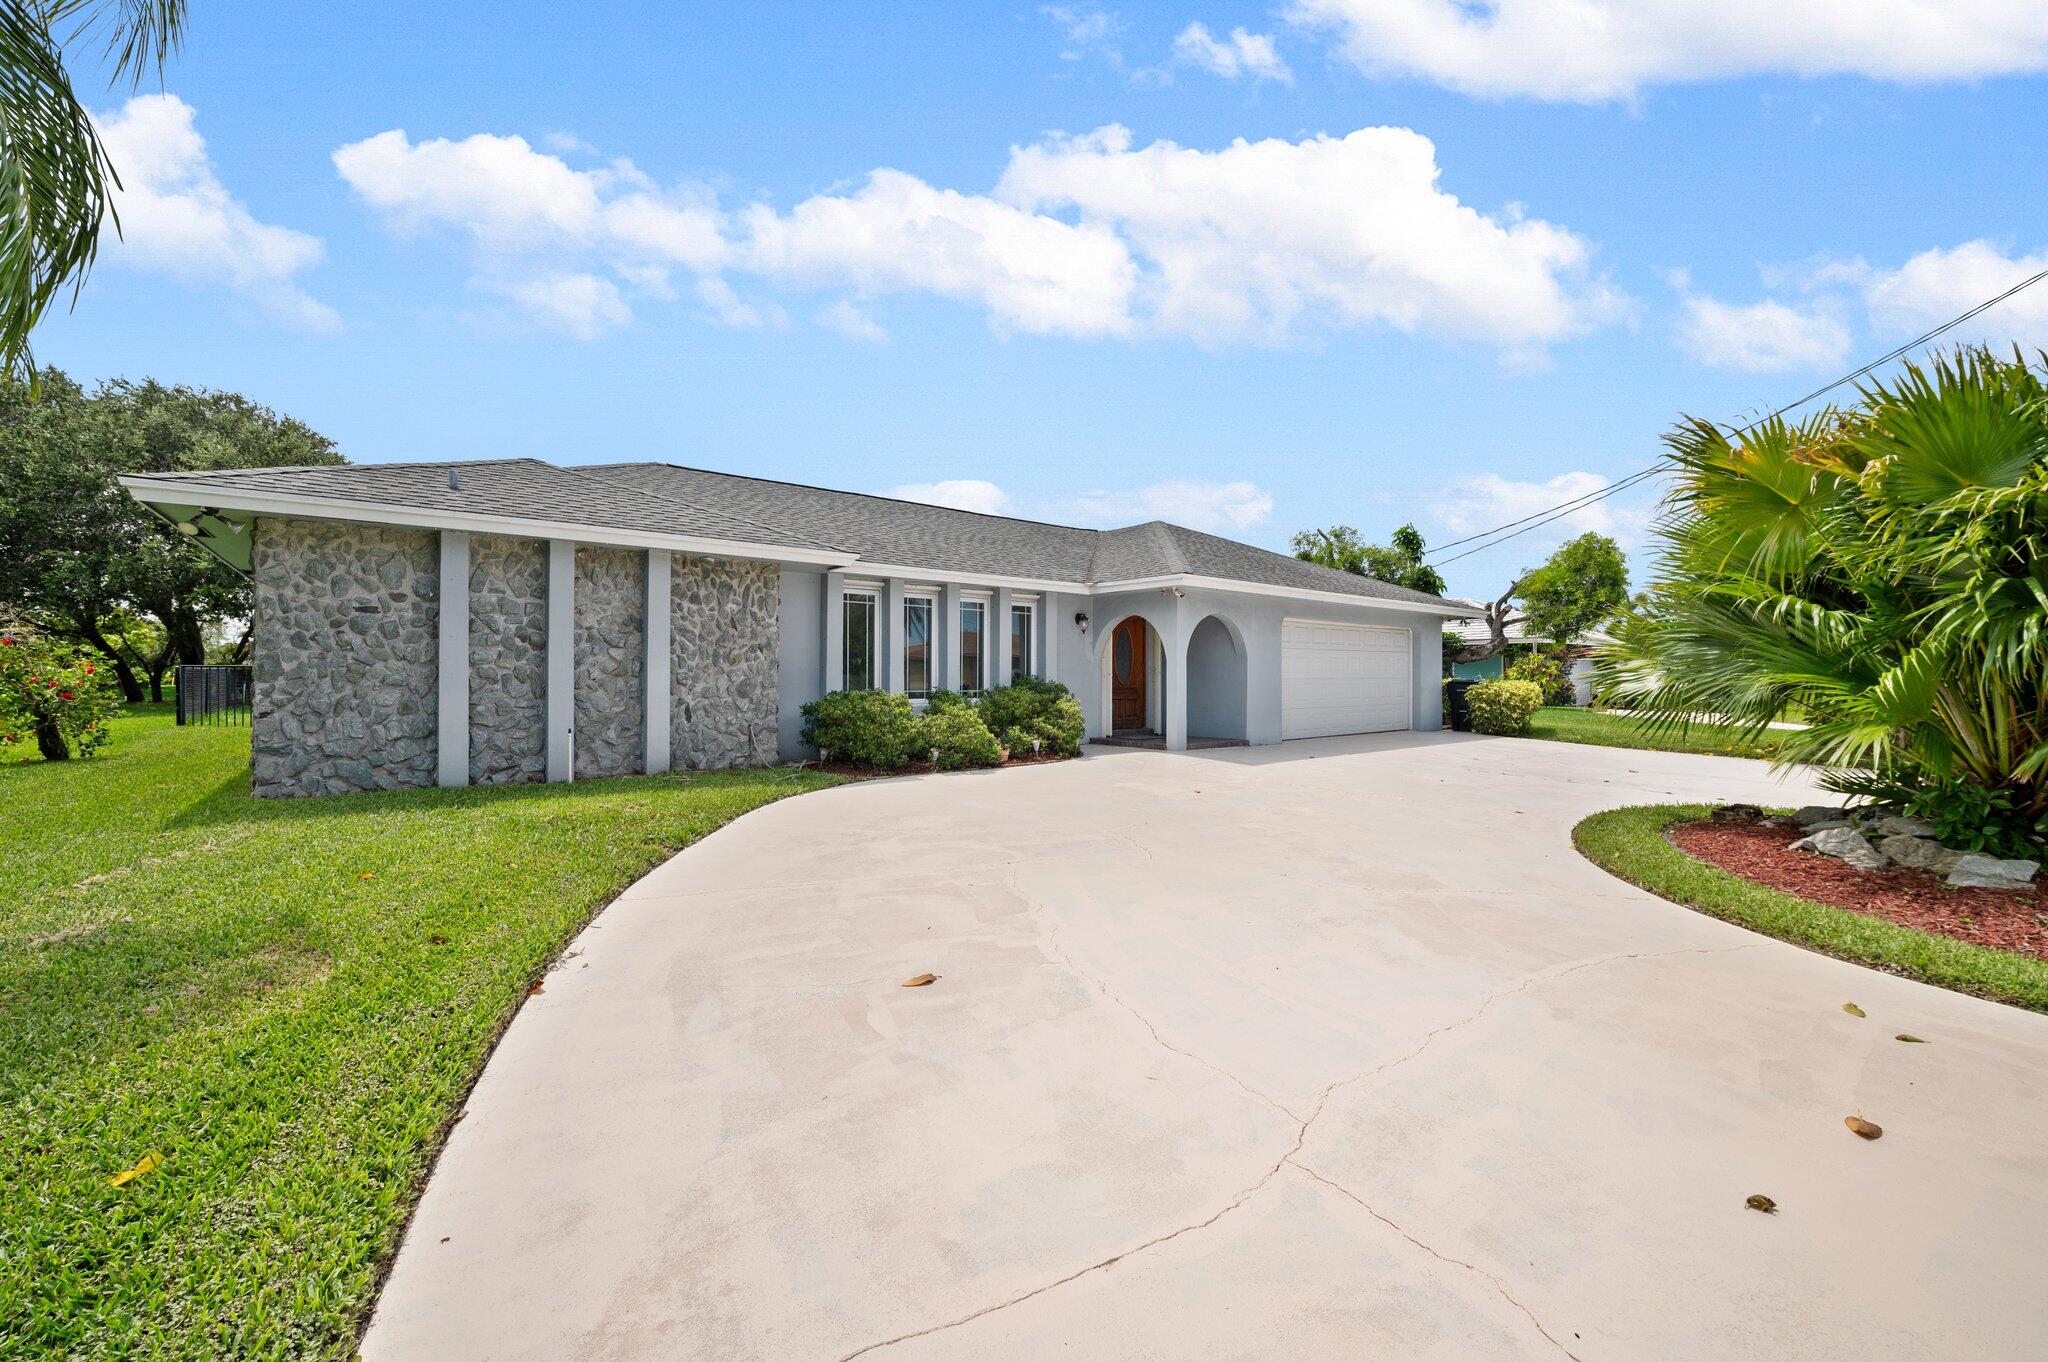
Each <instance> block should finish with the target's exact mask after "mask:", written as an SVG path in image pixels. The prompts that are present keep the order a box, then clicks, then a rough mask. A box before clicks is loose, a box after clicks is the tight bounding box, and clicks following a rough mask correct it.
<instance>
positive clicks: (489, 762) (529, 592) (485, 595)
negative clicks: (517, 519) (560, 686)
mask: <svg viewBox="0 0 2048 1362" xmlns="http://www.w3.org/2000/svg"><path fill="white" fill-rule="evenodd" d="M547 689H548V546H547V544H546V542H545V541H543V540H538V539H505V538H499V537H496V536H492V535H476V536H474V537H473V538H471V540H470V542H469V779H470V783H472V784H475V785H513V784H518V783H521V782H524V781H537V780H545V779H547V773H548V730H547V724H548V719H547Z"/></svg>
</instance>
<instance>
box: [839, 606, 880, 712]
mask: <svg viewBox="0 0 2048 1362" xmlns="http://www.w3.org/2000/svg"><path fill="white" fill-rule="evenodd" d="M856 601H861V602H865V603H866V605H867V610H868V628H867V635H868V637H867V657H866V659H865V661H866V663H867V682H868V683H867V684H866V685H865V686H855V685H854V684H853V662H854V648H853V631H852V629H851V628H850V626H851V624H852V623H853V621H852V619H851V617H850V612H851V610H852V608H853V605H854V603H855V602H856ZM881 622H882V594H881V592H879V591H878V590H876V589H875V588H873V587H868V586H849V587H846V588H845V589H844V590H842V591H841V592H840V593H839V630H840V633H839V688H840V689H841V690H845V691H851V690H880V689H882V677H881V673H880V668H879V666H878V663H879V662H880V660H881V657H880V654H881V632H882V631H881Z"/></svg>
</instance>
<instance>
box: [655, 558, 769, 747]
mask: <svg viewBox="0 0 2048 1362" xmlns="http://www.w3.org/2000/svg"><path fill="white" fill-rule="evenodd" d="M780 576H781V574H780V572H779V571H778V569H777V568H776V566H775V565H774V564H773V563H748V562H741V561H739V560H737V559H732V558H694V557H689V556H686V555H684V554H676V555H675V556H674V559H673V566H672V567H671V568H670V573H669V578H670V584H669V590H670V593H671V594H670V614H671V616H672V618H673V621H674V623H673V625H672V628H671V637H670V648H669V654H670V657H671V659H672V663H671V671H672V681H671V696H670V701H671V706H672V714H673V718H672V720H671V727H670V732H671V734H672V740H671V743H670V750H671V752H672V754H673V761H674V764H675V766H676V768H677V769H679V770H697V771H706V770H720V769H724V768H727V767H734V766H765V765H769V764H771V763H773V762H774V761H776V760H777V758H778V756H779V748H780V735H779V732H778V730H779V726H780V721H781V712H780V699H781V697H780V684H779V667H778V658H777V639H778V637H779V635H780V622H781V614H782V612H781V603H780V594H781V582H780Z"/></svg>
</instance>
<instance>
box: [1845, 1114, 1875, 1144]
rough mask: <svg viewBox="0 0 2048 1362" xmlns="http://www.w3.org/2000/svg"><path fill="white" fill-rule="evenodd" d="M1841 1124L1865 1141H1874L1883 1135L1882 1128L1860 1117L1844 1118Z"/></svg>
mask: <svg viewBox="0 0 2048 1362" xmlns="http://www.w3.org/2000/svg"><path fill="white" fill-rule="evenodd" d="M1842 1124H1843V1125H1845V1126H1847V1127H1849V1129H1851V1130H1853V1131H1855V1132H1856V1133H1857V1134H1858V1135H1861V1136H1862V1137H1863V1138H1864V1139H1866V1140H1874V1139H1876V1138H1877V1137H1878V1136H1880V1135H1882V1134H1884V1127H1883V1126H1881V1125H1879V1124H1878V1123H1877V1122H1875V1121H1866V1120H1864V1119H1863V1118H1862V1117H1861V1116H1844V1117H1843V1118H1842Z"/></svg>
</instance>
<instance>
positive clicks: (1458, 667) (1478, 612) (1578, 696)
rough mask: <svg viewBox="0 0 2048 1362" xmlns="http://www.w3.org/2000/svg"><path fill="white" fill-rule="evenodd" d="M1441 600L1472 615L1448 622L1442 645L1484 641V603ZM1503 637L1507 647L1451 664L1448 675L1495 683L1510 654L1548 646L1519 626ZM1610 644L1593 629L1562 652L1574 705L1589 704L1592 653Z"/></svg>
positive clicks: (1458, 598) (1512, 626)
mask: <svg viewBox="0 0 2048 1362" xmlns="http://www.w3.org/2000/svg"><path fill="white" fill-rule="evenodd" d="M1445 599H1446V600H1447V601H1448V602H1449V603H1450V604H1452V605H1462V606H1466V607H1468V608H1469V609H1470V611H1471V612H1472V613H1470V614H1468V615H1467V616H1465V617H1464V618H1463V619H1457V620H1451V621H1449V622H1448V623H1446V624H1445V625H1444V638H1445V641H1446V642H1448V641H1449V640H1450V639H1451V638H1452V636H1454V635H1455V636H1457V637H1461V638H1464V639H1466V640H1468V641H1470V642H1473V643H1479V642H1482V641H1484V640H1485V639H1486V637H1487V630H1486V604H1485V602H1483V601H1474V600H1467V599H1465V598H1464V597H1462V596H1448V597H1446V598H1445ZM1504 633H1505V635H1506V638H1507V646H1506V647H1504V648H1502V649H1501V651H1499V652H1497V653H1495V654H1494V655H1493V656H1492V657H1486V658H1481V659H1480V660H1479V661H1477V662H1453V663H1452V664H1451V675H1452V676H1453V677H1456V678H1458V679H1460V680H1466V681H1498V680H1500V679H1501V678H1502V677H1503V676H1505V675H1507V663H1508V657H1509V655H1510V654H1511V653H1512V654H1514V655H1515V656H1520V653H1519V651H1518V650H1519V649H1523V648H1539V647H1543V646H1546V645H1548V644H1549V642H1550V640H1549V639H1548V638H1546V637H1544V636H1543V635H1541V634H1532V633H1529V632H1528V631H1527V630H1526V629H1524V628H1523V626H1522V625H1520V624H1510V625H1509V626H1508V627H1507V629H1506V630H1505V631H1504ZM1611 641H1612V640H1610V639H1609V638H1608V637H1607V635H1606V634H1603V633H1601V632H1600V631H1599V630H1597V629H1596V630H1594V631H1593V632H1591V633H1589V634H1586V635H1584V636H1582V637H1581V638H1579V639H1578V640H1577V641H1576V642H1574V643H1572V644H1571V645H1570V646H1569V647H1568V648H1567V649H1566V650H1565V651H1566V653H1567V654H1568V655H1569V657H1570V660H1571V681H1572V695H1573V701H1574V703H1576V704H1581V705H1590V704H1592V703H1593V652H1594V650H1595V649H1596V648H1598V647H1599V645H1601V644H1603V643H1608V642H1611Z"/></svg>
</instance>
